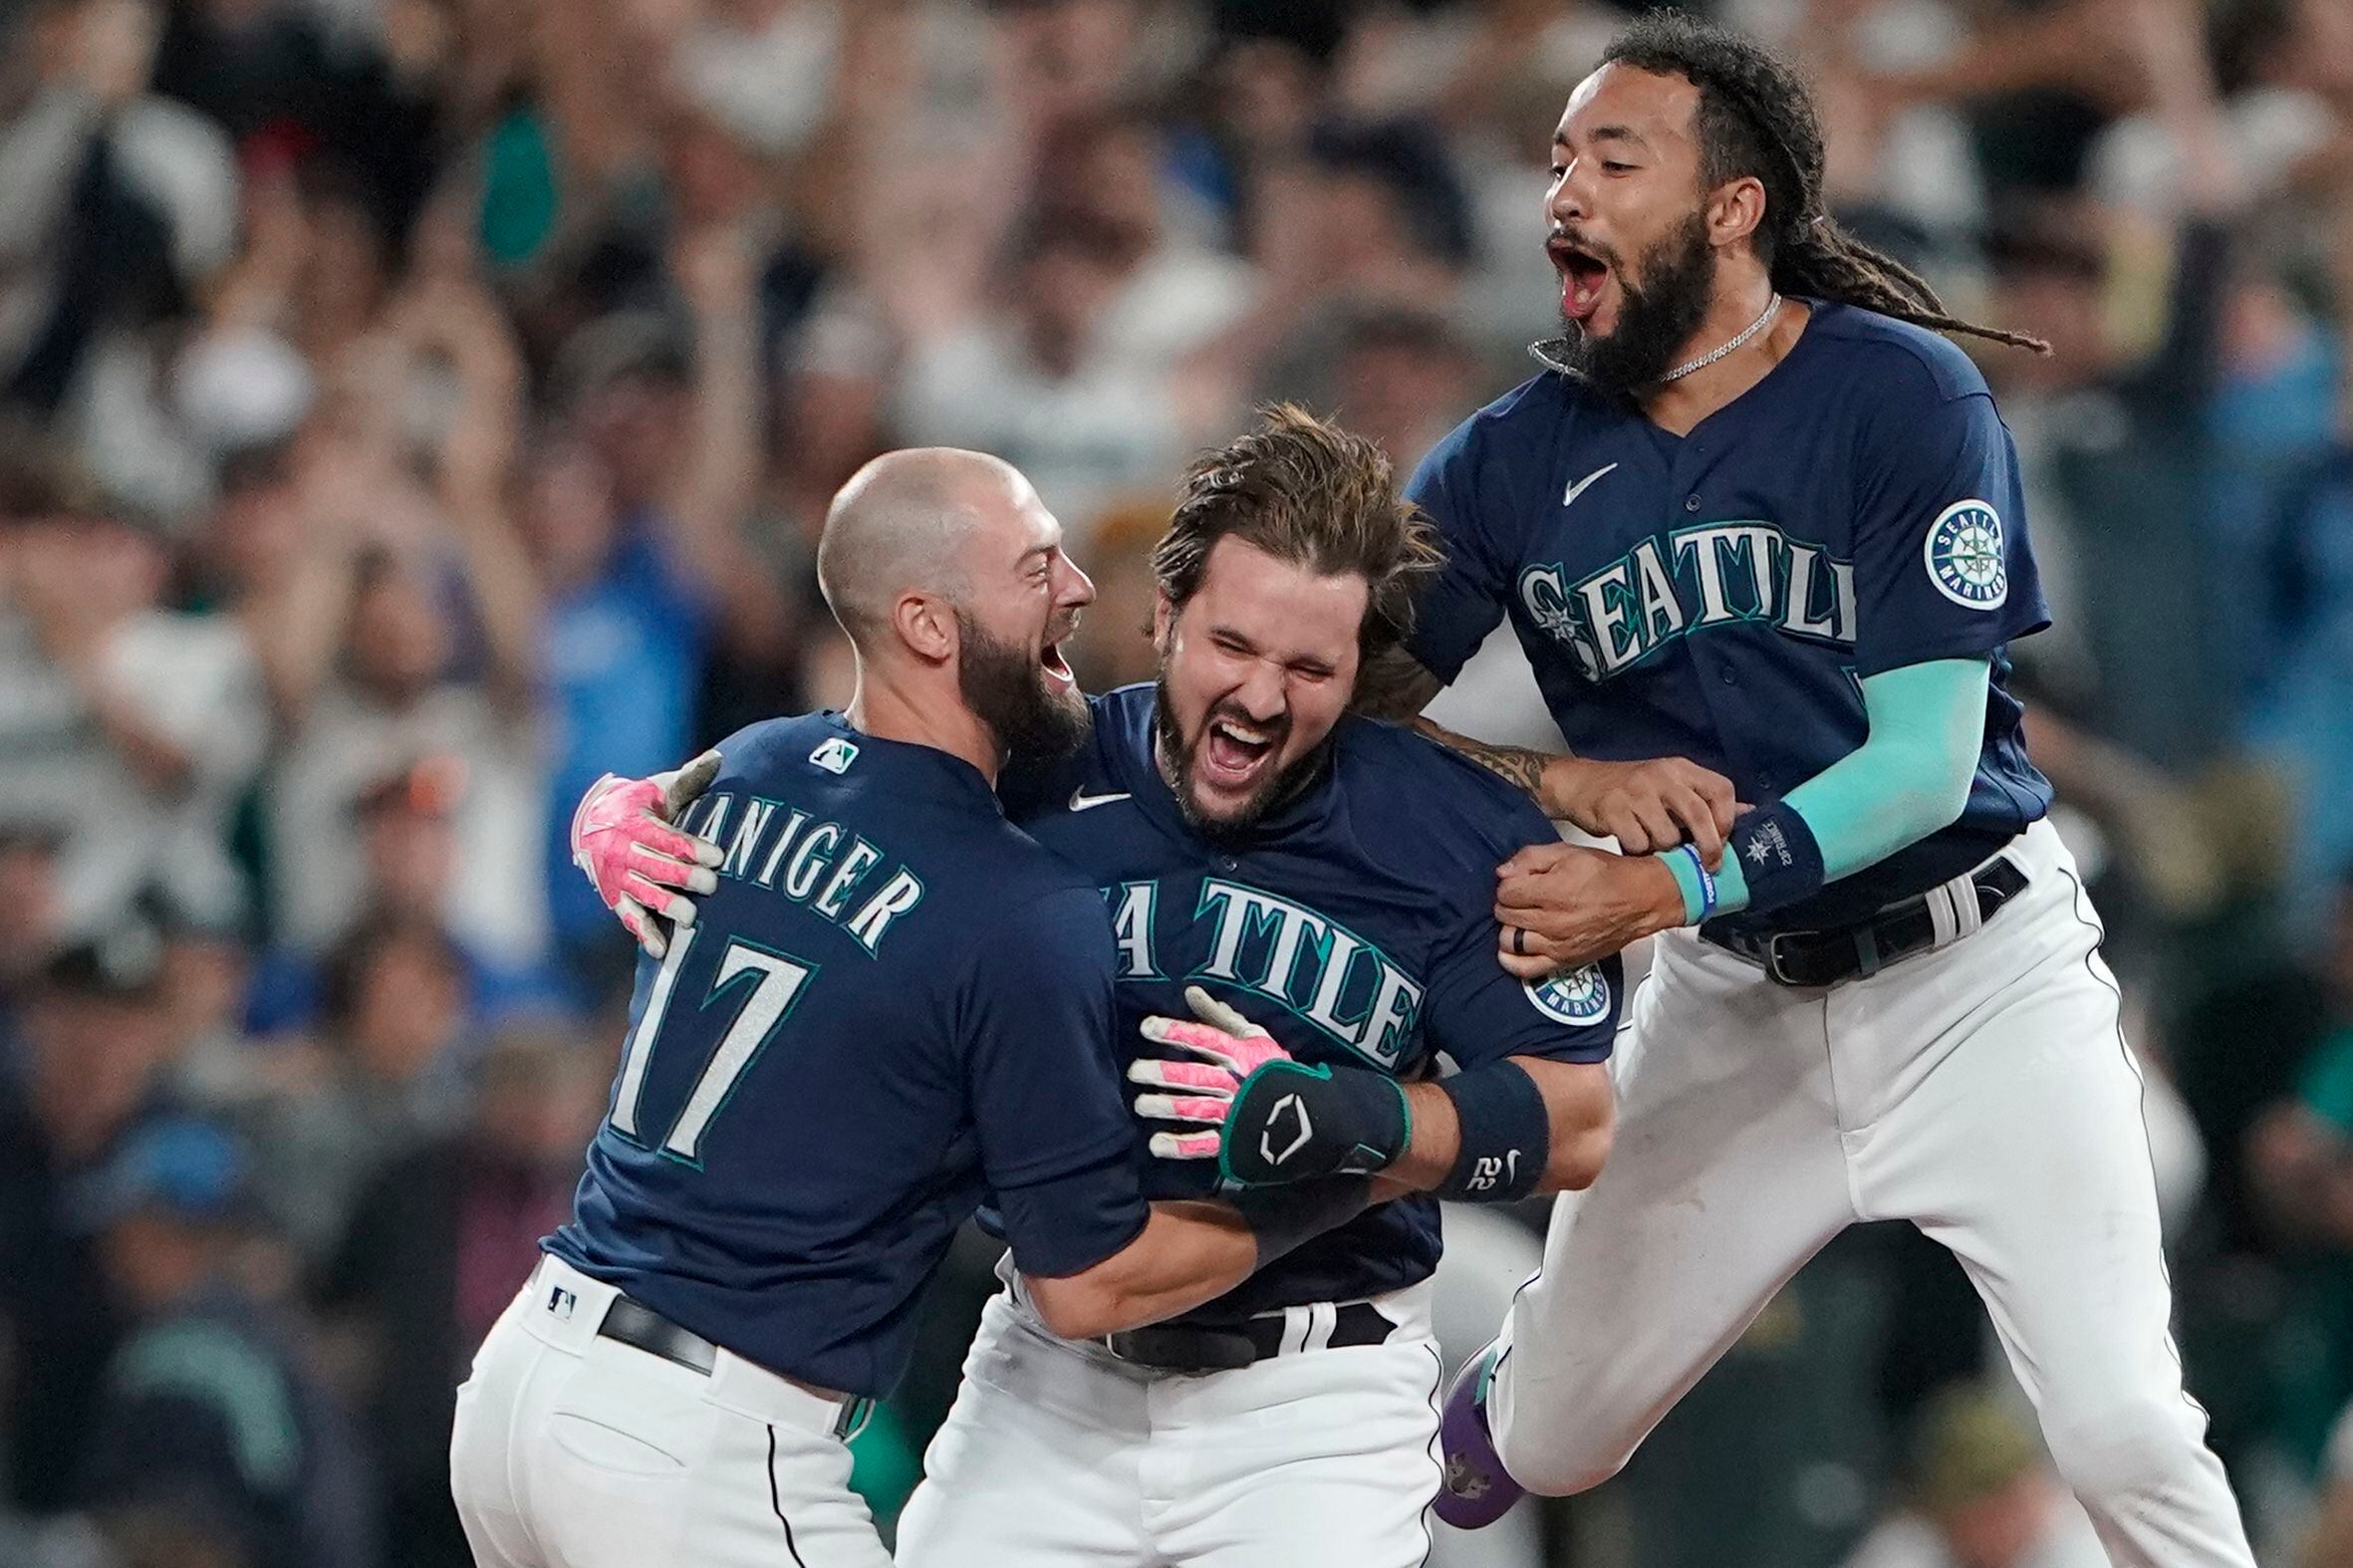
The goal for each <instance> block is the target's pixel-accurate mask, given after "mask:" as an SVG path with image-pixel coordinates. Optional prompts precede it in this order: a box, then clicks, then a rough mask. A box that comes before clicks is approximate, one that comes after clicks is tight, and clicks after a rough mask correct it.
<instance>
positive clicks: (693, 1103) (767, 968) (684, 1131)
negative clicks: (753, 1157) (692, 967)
mask: <svg viewBox="0 0 2353 1568" xmlns="http://www.w3.org/2000/svg"><path fill="white" fill-rule="evenodd" d="M697 934H699V928H698V927H696V926H692V925H685V926H680V927H679V928H678V930H677V933H676V934H675V935H673V936H672V937H671V938H670V945H669V951H668V952H667V953H665V954H663V955H662V960H661V967H660V968H659V969H656V970H655V971H654V986H653V989H651V990H650V991H648V992H647V993H646V1010H645V1012H643V1013H642V1014H640V1015H639V1018H638V1025H637V1027H636V1028H634V1029H632V1030H631V1031H630V1036H629V1039H628V1041H627V1042H626V1043H625V1044H624V1045H623V1047H622V1053H621V1082H620V1083H619V1084H618V1085H617V1086H615V1088H614V1091H613V1116H612V1123H613V1130H614V1131H615V1132H617V1133H619V1134H620V1135H621V1136H622V1137H624V1138H626V1139H628V1140H629V1141H630V1142H631V1143H633V1144H637V1145H639V1146H640V1147H641V1148H642V1147H645V1146H646V1142H647V1139H646V1135H645V1134H644V1133H642V1132H641V1131H640V1111H641V1106H640V1104H639V1102H640V1101H641V1100H642V1099H643V1098H644V1097H645V1093H646V1068H647V1064H648V1061H649V1059H650V1058H651V1057H652V1055H653V1053H654V1043H655V1041H656V1039H657V1038H659V1037H660V1036H661V1033H662V1024H663V1021H664V1020H665V1019H667V1018H668V1016H669V1007H670V999H671V997H672V995H673V994H674V993H675V991H676V989H677V983H678V971H679V970H680V969H682V968H683V967H685V963H686V954H687V953H688V952H689V951H691V950H692V948H693V946H694V938H695V937H696V935H697ZM816 972H817V965H815V964H813V963H804V962H802V961H801V960H800V959H798V958H792V957H788V956H787V955H785V954H784V953H780V952H771V951H769V950H768V949H767V948H765V947H758V946H754V945H753V944H752V943H750V942H747V941H744V940H742V939H740V938H732V939H730V940H729V941H728V943H727V947H726V950H725V951H724V952H722V953H721V954H720V955H719V970H718V973H717V974H716V975H715V976H713V977H712V979H711V987H710V990H709V992H708V993H707V994H706V995H705V996H704V997H703V999H702V1007H701V1008H698V1009H696V1012H695V1014H694V1015H691V1017H692V1019H694V1020H698V1019H699V1017H700V1015H701V1013H702V1012H703V1010H704V1009H707V1008H708V1007H709V1006H710V1004H711V1003H712V1002H713V1001H715V1000H717V999H718V997H719V995H720V994H721V993H722V992H724V991H728V990H731V989H741V990H742V991H743V999H742V1001H741V1002H740V1003H739V1004H738V1005H737V1007H736V1009H735V1016H734V1017H733V1018H731V1019H730V1020H728V1023H727V1029H726V1032H725V1033H724V1034H722V1035H721V1036H720V1037H719V1045H718V1049H716V1050H714V1051H712V1052H711V1054H710V1059H709V1060H708V1061H707V1062H705V1063H704V1064H703V1068H702V1073H701V1076H699V1077H698V1078H696V1079H695V1081H694V1089H693V1092H692V1093H690V1094H688V1095H687V1096H686V1103H685V1105H684V1106H683V1107H681V1108H680V1109H679V1111H678V1115H677V1118H676V1119H675V1120H674V1121H672V1122H671V1123H670V1126H669V1131H668V1132H667V1133H665V1134H663V1135H662V1137H661V1142H660V1146H659V1147H660V1149H661V1151H662V1152H663V1153H664V1154H669V1155H674V1156H676V1157H677V1158H678V1159H680V1160H683V1161H686V1162H688V1163H689V1164H699V1159H698V1157H697V1154H696V1151H697V1150H698V1149H699V1148H700V1147H701V1144H702V1135H703V1131H704V1129H706V1128H708V1127H709V1126H710V1122H711V1118H712V1117H714V1116H716V1115H718V1114H719V1108H720V1107H722V1106H724V1105H725V1104H726V1103H727V1097H728V1096H729V1095H731V1094H733V1093H734V1092H735V1085H736V1082H737V1081H738V1080H739V1079H741V1078H742V1077H743V1075H744V1072H745V1070H746V1069H748V1068H749V1067H750V1066H751V1064H752V1061H753V1059H754V1058H756V1057H757V1056H758V1055H759V1054H760V1052H761V1051H762V1050H764V1049H766V1047H767V1044H768V1042H769V1040H770V1039H772V1038H774V1036H775V1034H776V1031H777V1029H778V1028H779V1027H780V1026H782V1024H783V1023H784V1020H785V1018H786V1016H787V1015H788V1014H790V1013H791V1012H792V1009H793V1003H794V1002H795V1001H797V1000H799V998H800V995H801V988H802V987H803V986H805V985H807V984H808V983H809V977H810V976H811V975H813V974H815V973H816ZM747 981H748V984H747V983H746V982H747ZM680 1021H682V1022H683V1021H688V1020H683V1019H682V1020H680ZM688 1032H689V1031H684V1030H672V1031H671V1034H672V1035H673V1036H675V1035H678V1034H682V1033H688Z"/></svg>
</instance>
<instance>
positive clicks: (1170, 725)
mask: <svg viewBox="0 0 2353 1568" xmlns="http://www.w3.org/2000/svg"><path fill="white" fill-rule="evenodd" d="M1214 717H1216V709H1214V708H1211V709H1210V710H1209V711H1208V712H1207V713H1204V714H1202V715H1201V732H1200V733H1199V734H1198V735H1195V736H1194V737H1193V740H1192V744H1191V745H1189V746H1188V745H1186V744H1185V743H1184V736H1183V735H1182V734H1181V733H1179V732H1178V730H1177V728H1176V706H1175V705H1174V704H1173V703H1171V702H1170V700H1169V670H1168V666H1167V664H1166V663H1165V662H1164V663H1163V665H1162V666H1161V672H1160V676H1159V679H1158V680H1157V681H1156V682H1155V685H1154V690H1153V702H1152V728H1153V740H1154V744H1155V747H1156V749H1157V750H1158V751H1159V753H1160V756H1159V761H1160V764H1161V771H1162V773H1163V774H1165V775H1166V776H1167V778H1168V780H1169V793H1170V794H1172V795H1174V796H1176V810H1177V812H1178V814H1179V815H1181V816H1182V817H1183V818H1184V821H1185V825H1186V826H1187V827H1189V828H1191V829H1192V831H1193V832H1195V833H1197V834H1199V835H1200V836H1201V837H1202V838H1204V839H1207V840H1208V841H1209V842H1210V843H1212V844H1231V843H1237V842H1239V841H1240V840H1242V839H1243V838H1246V837H1247V836H1248V835H1249V833H1250V830H1251V829H1253V828H1255V827H1257V826H1258V824H1259V823H1260V822H1263V821H1264V820H1265V819H1266V815H1267V813H1268V812H1270V811H1272V810H1274V809H1275V807H1277V806H1279V805H1281V804H1282V803H1283V802H1285V801H1287V800H1289V799H1291V798H1292V797H1293V796H1294V795H1296V794H1298V793H1299V791H1300V790H1302V789H1304V788H1305V787H1306V786H1307V783H1308V781H1309V780H1310V779H1312V778H1313V777H1314V776H1315V775H1316V774H1317V773H1319V772H1320V771H1322V769H1323V766H1324V764H1325V763H1326V762H1328V761H1330V760H1331V756H1332V747H1333V745H1334V744H1335V742H1336V740H1337V738H1338V735H1339V727H1338V726H1337V725H1335V726H1334V727H1333V731H1332V733H1331V734H1329V735H1326V736H1325V737H1324V738H1323V740H1322V742H1321V743H1320V744H1318V745H1317V746H1316V748H1315V749H1314V750H1312V751H1310V752H1309V753H1308V754H1307V755H1306V756H1304V757H1301V758H1300V759H1299V760H1298V761H1296V762H1294V763H1292V764H1291V765H1290V766H1289V767H1287V768H1283V769H1280V770H1278V771H1277V772H1276V773H1275V774H1274V775H1273V776H1272V777H1271V778H1269V779H1268V780H1267V781H1266V782H1265V783H1264V784H1261V785H1260V786H1258V791H1257V793H1256V794H1254V795H1252V796H1251V797H1250V798H1249V799H1248V800H1245V801H1243V802H1242V809H1241V810H1240V811H1238V812H1236V813H1234V814H1233V815H1232V816H1230V817H1212V816H1209V815H1207V814H1206V813H1204V812H1203V811H1202V810H1201V809H1200V806H1199V803H1197V802H1196V801H1194V799H1193V798H1192V765H1193V761H1194V759H1195V757H1196V756H1197V754H1198V753H1199V751H1200V748H1201V745H1202V744H1203V742H1205V741H1206V740H1207V739H1208V738H1209V721H1210V720H1211V719H1212V718H1214ZM1276 744H1278V745H1279V744H1281V742H1280V741H1277V742H1276Z"/></svg>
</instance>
